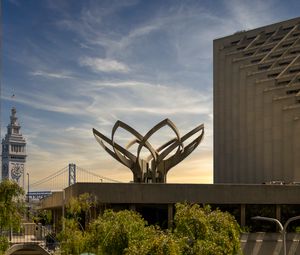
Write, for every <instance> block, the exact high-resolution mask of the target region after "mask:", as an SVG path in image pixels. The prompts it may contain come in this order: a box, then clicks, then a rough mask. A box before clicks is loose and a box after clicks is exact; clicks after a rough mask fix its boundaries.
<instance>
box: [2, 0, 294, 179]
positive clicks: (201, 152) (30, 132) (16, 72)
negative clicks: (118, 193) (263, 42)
mask: <svg viewBox="0 0 300 255" xmlns="http://www.w3.org/2000/svg"><path fill="white" fill-rule="evenodd" d="M299 10H300V2H299V0H295V1H281V0H265V1H260V0H253V1H235V0H224V1H218V0H216V1H211V0H197V1H196V0H195V1H188V0H187V1H176V0H169V1H168V0H166V1H158V0H157V1H156V0H151V1H146V0H144V1H136V0H129V1H126V0H122V1H120V0H117V1H112V0H108V1H105V0H98V1H90V0H85V1H83V0H81V1H75V0H43V1H38V0H26V1H25V0H3V1H2V14H3V17H2V29H3V36H2V55H1V56H2V66H3V69H2V113H1V126H2V127H1V136H2V137H3V136H4V134H5V133H6V125H7V124H8V123H9V114H10V109H11V107H13V106H15V107H16V108H17V116H18V117H19V121H20V123H21V125H22V129H21V130H22V133H23V135H24V136H25V138H26V139H27V153H28V158H27V171H28V172H29V173H30V176H31V181H32V182H34V181H37V180H39V179H41V178H42V177H45V176H47V175H49V174H51V173H54V172H55V171H57V170H59V169H61V168H63V167H65V166H66V165H68V164H69V163H71V162H74V163H76V164H77V165H78V166H80V167H82V168H85V169H88V170H91V171H93V172H95V173H97V174H100V175H103V176H107V177H109V178H113V179H116V180H120V181H124V182H127V181H130V180H131V179H132V174H131V172H130V170H129V169H126V168H125V167H123V166H122V165H121V164H120V163H118V162H116V161H115V160H114V159H112V158H111V157H110V155H108V154H107V153H106V152H105V151H104V150H103V149H102V148H101V147H100V146H99V144H98V143H97V142H96V140H95V138H94V136H93V134H92V128H96V129H97V130H99V131H100V132H103V133H104V134H106V135H107V136H108V137H110V131H111V128H112V126H113V125H114V123H115V122H116V120H118V119H120V120H122V121H124V122H126V123H128V124H129V125H131V126H132V127H134V128H135V129H136V130H138V131H139V132H140V133H142V134H145V133H146V132H147V131H148V130H149V129H150V128H151V127H153V126H154V125H155V124H156V123H157V122H159V121H161V120H163V119H165V118H170V119H171V120H172V121H173V122H174V123H175V124H176V125H177V126H178V128H179V131H180V133H181V134H182V135H184V134H185V133H186V132H188V131H189V130H191V129H193V128H194V127H195V126H196V125H199V124H201V123H204V125H205V138H204V140H203V142H202V144H200V146H199V147H198V148H197V149H196V150H195V151H194V153H193V154H192V155H191V156H190V157H188V158H187V159H186V160H185V161H183V162H181V163H180V164H179V165H178V166H176V167H175V168H174V169H173V170H171V171H170V174H169V175H168V182H180V183H212V179H213V157H212V152H213V130H212V127H213V97H212V91H213V79H212V72H213V71H212V65H213V63H212V61H213V59H212V56H213V55H212V54H213V52H212V41H213V39H215V38H218V37H222V36H226V35H230V34H232V33H235V32H237V31H240V30H248V29H252V28H256V27H259V26H263V25H268V24H271V23H275V22H279V21H282V20H285V19H291V18H294V17H297V16H299ZM13 94H14V95H15V97H14V98H12V95H13ZM119 139H120V141H126V140H127V139H128V138H127V137H126V134H124V133H121V134H120V136H119ZM167 139H168V138H167V135H166V132H162V133H161V139H160V141H162V143H163V142H164V141H166V140H167Z"/></svg>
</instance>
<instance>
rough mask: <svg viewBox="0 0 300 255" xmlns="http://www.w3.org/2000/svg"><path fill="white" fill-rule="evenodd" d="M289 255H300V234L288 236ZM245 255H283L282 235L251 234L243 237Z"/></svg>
mask: <svg viewBox="0 0 300 255" xmlns="http://www.w3.org/2000/svg"><path fill="white" fill-rule="evenodd" d="M286 240H287V254H288V255H296V254H300V245H299V241H300V234H298V233H289V234H287V238H286ZM241 247H242V251H243V254H244V255H283V254H284V252H283V241H282V235H281V234H279V233H251V234H242V235H241Z"/></svg>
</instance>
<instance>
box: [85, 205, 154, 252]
mask: <svg viewBox="0 0 300 255" xmlns="http://www.w3.org/2000/svg"><path fill="white" fill-rule="evenodd" d="M145 226H146V222H145V221H144V220H143V219H142V217H141V216H140V215H139V214H137V213H136V212H134V211H128V210H124V211H120V212H113V211H112V210H107V211H105V212H104V214H103V216H100V217H99V218H98V219H97V220H95V221H94V222H93V223H92V224H91V225H90V229H89V232H90V239H89V243H90V245H91V247H93V248H94V251H95V252H97V253H99V252H100V254H101V253H103V254H122V253H123V251H124V250H125V249H126V248H128V247H129V246H130V245H131V244H132V243H139V242H141V241H142V240H143V239H145V238H147V234H148V232H149V231H147V230H146V228H145Z"/></svg>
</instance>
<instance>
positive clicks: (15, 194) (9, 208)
mask: <svg viewBox="0 0 300 255" xmlns="http://www.w3.org/2000/svg"><path fill="white" fill-rule="evenodd" d="M24 212H25V203H24V190H23V189H22V188H21V187H20V186H19V185H18V184H17V183H15V182H12V181H9V180H3V181H2V182H1V183H0V243H1V245H0V254H1V252H4V251H5V249H6V248H7V247H8V242H7V238H6V236H4V234H5V233H7V232H9V231H10V230H11V229H12V230H15V231H18V230H19V229H20V226H21V219H22V217H23V215H24Z"/></svg>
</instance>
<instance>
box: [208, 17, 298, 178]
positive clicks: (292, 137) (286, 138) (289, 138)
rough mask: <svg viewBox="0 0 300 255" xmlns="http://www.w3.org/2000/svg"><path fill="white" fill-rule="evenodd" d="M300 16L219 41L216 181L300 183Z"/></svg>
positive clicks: (216, 56)
mask: <svg viewBox="0 0 300 255" xmlns="http://www.w3.org/2000/svg"><path fill="white" fill-rule="evenodd" d="M299 91H300V18H295V19H292V20H287V21H284V22H280V23H276V24H272V25H268V26H265V27H261V28H257V29H253V30H249V31H241V32H237V33H235V34H233V35H230V36H227V37H223V38H220V39H216V40H214V183H264V182H271V181H280V182H285V183H290V182H300V92H299Z"/></svg>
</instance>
